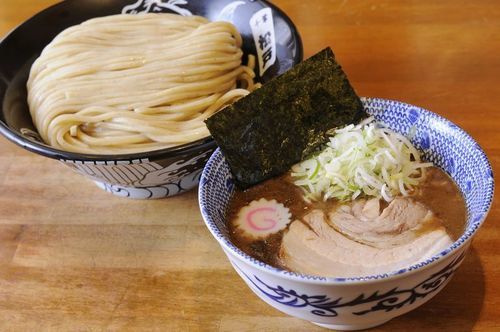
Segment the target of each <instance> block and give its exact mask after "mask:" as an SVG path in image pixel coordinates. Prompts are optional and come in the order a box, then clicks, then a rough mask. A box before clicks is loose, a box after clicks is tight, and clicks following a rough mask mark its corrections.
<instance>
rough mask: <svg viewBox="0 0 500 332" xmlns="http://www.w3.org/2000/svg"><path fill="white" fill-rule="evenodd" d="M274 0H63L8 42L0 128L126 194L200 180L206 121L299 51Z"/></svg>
mask: <svg viewBox="0 0 500 332" xmlns="http://www.w3.org/2000/svg"><path fill="white" fill-rule="evenodd" d="M302 57H303V52H302V42H301V39H300V36H299V34H298V32H297V30H296V28H295V26H294V25H293V23H292V22H291V20H290V19H289V18H288V17H287V16H286V15H285V14H284V13H283V12H282V11H281V10H280V9H279V8H277V7H276V6H274V5H272V4H271V3H269V2H267V1H254V2H249V1H231V0H220V1H210V2H206V1H201V0H181V1H179V0H160V1H148V0H113V1H106V2H96V1H63V2H61V3H59V4H56V5H54V6H52V7H50V8H48V9H46V10H44V11H42V12H40V13H39V14H37V15H35V16H34V17H32V18H31V19H29V20H27V21H26V22H24V23H23V24H22V25H20V26H19V27H18V28H16V29H15V30H13V31H12V32H11V33H10V34H9V35H7V36H6V37H5V38H4V39H3V40H2V41H1V42H0V102H1V103H0V104H1V105H2V108H1V112H0V132H1V133H2V134H3V135H4V136H5V137H6V138H7V139H9V140H10V141H12V142H14V143H16V144H18V145H20V146H22V147H23V148H25V149H27V150H29V151H32V152H35V153H38V154H40V155H43V156H46V157H49V158H52V159H56V160H59V161H61V162H62V163H63V164H65V165H67V166H69V167H71V168H73V169H74V170H75V171H77V172H78V173H80V174H83V175H84V176H86V177H88V178H90V179H91V180H93V181H95V183H96V184H97V185H98V186H99V187H100V188H102V189H104V190H106V191H108V192H111V193H113V194H115V195H118V196H123V197H130V198H137V199H148V198H162V197H168V196H172V195H176V194H178V193H181V192H184V191H186V190H189V189H191V188H193V187H195V186H196V185H197V184H198V181H199V178H200V174H201V170H202V168H203V166H204V164H205V163H206V162H207V160H208V158H209V156H210V155H211V153H212V152H213V151H214V149H215V147H216V145H215V142H214V141H213V139H212V138H211V136H210V133H209V132H208V130H207V129H206V126H205V123H204V120H205V119H206V118H207V117H209V116H210V115H211V114H213V113H215V112H217V111H218V110H220V109H222V108H224V107H225V106H227V105H229V104H231V103H232V102H234V101H236V100H238V99H239V98H242V97H243V96H245V95H247V94H249V93H250V92H252V91H253V90H255V89H257V88H259V86H260V85H262V84H265V83H266V82H267V81H269V80H271V79H272V78H274V77H276V76H278V75H280V74H282V73H284V72H285V71H287V70H288V69H290V68H291V67H293V66H294V65H295V64H297V63H299V62H300V61H301V60H302Z"/></svg>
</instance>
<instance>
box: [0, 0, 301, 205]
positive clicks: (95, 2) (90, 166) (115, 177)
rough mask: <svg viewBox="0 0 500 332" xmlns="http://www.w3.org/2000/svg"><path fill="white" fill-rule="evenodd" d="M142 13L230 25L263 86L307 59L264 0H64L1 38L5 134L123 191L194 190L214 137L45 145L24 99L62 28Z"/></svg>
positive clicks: (281, 16)
mask: <svg viewBox="0 0 500 332" xmlns="http://www.w3.org/2000/svg"><path fill="white" fill-rule="evenodd" d="M145 12H154V13H159V12H165V13H175V14H179V15H185V16H188V15H200V16H204V17H207V18H208V19H209V20H212V21H216V20H219V21H220V20H224V21H229V22H232V23H233V24H234V25H235V26H236V27H237V28H238V30H239V32H240V34H241V36H242V38H243V46H242V49H243V52H244V56H243V60H244V61H246V58H247V56H248V55H249V54H253V55H255V56H256V58H257V66H258V68H256V70H255V71H256V74H257V77H256V81H258V82H261V83H264V84H265V83H266V82H267V81H269V80H270V79H272V78H273V77H275V76H278V75H280V74H282V73H284V72H285V71H287V70H288V69H290V68H291V67H293V66H294V65H295V64H297V63H299V62H300V61H301V60H302V58H303V51H302V42H301V39H300V36H299V33H298V32H297V29H296V28H295V26H294V24H293V23H292V21H291V20H290V19H289V18H288V17H287V16H286V15H285V13H283V12H282V11H281V10H280V9H279V8H277V7H276V6H274V5H272V4H271V3H269V2H267V1H263V0H258V1H233V0H212V1H204V0H183V1H176V0H161V1H150V0H108V1H100V0H67V1H63V2H61V3H58V4H56V5H54V6H52V7H50V8H48V9H46V10H44V11H42V12H40V13H39V14H37V15H35V16H34V17H32V18H31V19H29V20H27V21H26V22H24V23H23V24H21V25H20V26H19V27H17V28H16V29H15V30H13V31H12V32H11V33H10V34H9V35H7V36H6V37H5V38H4V39H3V40H2V41H1V42H0V105H1V106H0V107H1V108H0V133H2V134H3V135H4V136H5V137H7V139H9V140H11V141H12V142H14V143H16V144H18V145H20V146H22V147H23V148H25V149H27V150H29V151H32V152H35V153H38V154H40V155H42V156H46V157H49V158H53V159H56V160H59V161H61V162H62V163H64V164H65V165H67V166H69V167H71V168H72V169H74V170H75V171H76V172H78V173H80V174H82V175H84V176H86V177H88V178H90V179H91V180H93V181H95V182H96V184H97V185H98V186H99V187H100V188H102V189H104V190H106V191H108V192H111V193H113V194H115V195H118V196H123V197H130V198H137V199H148V198H163V197H167V196H172V195H176V194H178V193H181V192H184V191H186V190H189V189H192V188H193V187H195V186H196V185H197V184H198V182H199V178H200V174H201V171H202V169H203V166H204V165H205V163H206V162H207V160H208V158H209V157H210V155H211V154H212V153H213V151H214V150H215V148H216V145H215V142H214V140H213V139H212V138H211V137H207V138H204V139H201V140H198V141H195V142H191V143H188V144H185V145H182V146H177V147H173V148H166V149H162V150H157V151H152V152H144V153H135V154H123V155H89V154H79V153H72V152H66V151H62V150H58V149H54V148H52V147H50V146H48V145H46V144H45V143H43V142H42V140H41V138H40V136H39V134H38V132H37V131H36V129H35V127H34V126H33V123H32V120H31V116H30V113H29V108H28V104H27V97H26V95H27V92H26V82H27V79H28V76H29V71H30V68H31V65H32V63H33V62H34V61H35V59H36V58H37V57H38V56H39V55H40V53H41V52H42V50H43V48H44V47H45V46H46V45H47V44H48V43H50V41H52V39H53V38H54V37H55V36H56V35H57V34H58V33H60V32H61V31H63V30H64V29H66V28H68V27H70V26H72V25H76V24H79V23H81V22H83V21H86V20H88V19H91V18H94V17H100V16H107V15H114V14H120V13H125V14H137V13H145ZM262 36H268V37H269V38H267V37H266V40H269V43H267V42H266V43H262V42H260V40H262ZM146 37H147V36H146Z"/></svg>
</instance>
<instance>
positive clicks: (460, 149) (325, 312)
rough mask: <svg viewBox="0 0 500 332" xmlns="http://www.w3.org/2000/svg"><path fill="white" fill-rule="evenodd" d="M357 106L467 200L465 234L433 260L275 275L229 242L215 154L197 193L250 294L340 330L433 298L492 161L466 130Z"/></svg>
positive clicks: (479, 202) (222, 178) (457, 257)
mask: <svg viewBox="0 0 500 332" xmlns="http://www.w3.org/2000/svg"><path fill="white" fill-rule="evenodd" d="M362 100H363V103H364V106H365V108H366V110H367V112H368V113H369V114H371V115H372V116H374V117H375V119H376V120H377V121H379V122H381V123H384V124H385V125H387V126H388V127H389V128H391V129H392V130H394V131H396V132H399V133H401V134H404V135H407V136H410V133H412V134H413V136H412V138H411V140H412V143H413V144H415V146H416V147H417V148H419V149H420V150H421V151H422V152H423V157H424V158H425V159H426V160H428V161H432V162H433V163H434V164H435V165H436V166H438V167H440V168H442V169H443V170H445V171H446V172H447V173H448V174H449V175H450V176H451V177H452V178H453V180H454V181H455V182H456V183H457V185H458V187H459V188H460V190H461V192H462V194H463V196H464V198H465V202H466V205H467V212H468V216H467V222H466V230H465V232H464V233H463V235H462V236H461V237H460V238H459V239H458V240H457V241H456V242H455V243H453V245H452V246H451V247H449V248H447V249H446V250H444V251H442V252H440V253H439V254H437V255H436V256H434V257H432V258H430V259H428V260H426V261H422V262H420V263H418V264H416V265H413V266H410V267H408V268H405V269H402V270H399V271H387V273H385V274H378V275H367V276H359V277H355V278H325V277H317V276H309V275H302V274H298V273H294V272H289V271H285V270H282V269H278V268H275V267H272V266H269V265H267V264H265V263H263V262H261V261H259V260H256V259H254V258H252V257H250V256H248V255H247V254H245V253H244V252H242V251H241V250H240V249H238V248H237V247H236V246H235V245H233V244H232V243H231V241H230V238H229V234H228V229H227V227H226V220H225V211H226V210H227V207H228V202H229V200H230V198H231V196H232V194H233V192H234V189H235V188H234V182H233V178H232V175H231V173H230V170H229V166H228V164H227V163H226V161H225V159H224V156H223V154H222V153H221V151H220V150H219V149H218V150H217V151H216V152H215V153H214V154H213V155H212V157H211V158H210V160H209V161H208V163H207V164H206V166H205V169H204V170H203V173H202V176H201V182H200V187H199V205H200V209H201V213H202V215H203V219H204V221H205V223H206V225H207V227H208V229H209V230H210V232H211V233H212V235H213V236H214V237H215V239H216V240H217V241H218V242H219V244H220V246H221V247H222V249H223V251H224V252H225V254H226V255H227V257H228V259H229V261H230V263H231V264H232V266H233V267H234V269H235V270H236V272H237V273H238V274H239V275H240V277H241V278H242V279H243V280H244V281H245V283H246V284H247V285H248V286H249V287H250V289H251V290H252V291H253V292H254V293H255V294H257V296H259V297H260V298H261V299H262V300H264V301H265V302H267V303H268V304H270V305H271V306H273V307H274V308H276V309H278V310H280V311H282V312H284V313H286V314H289V315H291V316H294V317H298V318H301V319H305V320H308V321H311V322H312V323H314V324H317V325H320V326H323V327H326V328H332V329H338V330H360V329H366V328H369V327H374V326H377V325H380V324H383V323H385V322H387V321H389V320H390V319H392V318H394V317H397V316H399V315H402V314H404V313H407V312H409V311H411V310H413V309H415V308H417V307H418V306H420V305H422V304H424V303H425V302H427V301H429V300H430V299H431V298H432V297H434V296H435V295H436V294H437V293H438V292H439V291H441V290H442V289H443V287H444V286H445V285H446V284H447V283H448V282H449V281H450V279H451V277H452V276H453V274H454V273H455V271H456V270H457V268H458V267H459V266H460V264H461V263H462V261H463V260H464V257H465V255H466V254H467V251H468V248H469V246H470V244H471V241H472V238H473V237H474V234H475V233H476V232H477V230H478V229H479V227H480V226H481V224H482V223H483V222H484V220H485V218H486V216H487V214H488V211H489V209H490V206H491V203H492V199H493V189H494V180H493V173H492V168H491V166H490V163H489V161H488V159H487V157H486V155H485V153H484V152H483V150H482V149H481V148H480V146H479V145H478V144H477V143H476V142H475V141H474V140H473V139H472V138H471V137H470V136H469V135H468V134H467V133H466V132H464V131H463V130H462V129H460V128H459V127H457V126H456V125H455V124H453V123H451V122H450V121H448V120H446V119H444V118H442V117H441V116H439V115H436V114H434V113H432V112H429V111H426V110H424V109H422V108H419V107H416V106H412V105H408V104H405V103H401V102H397V101H390V100H383V99H374V98H363V99H362ZM415 130H416V131H415Z"/></svg>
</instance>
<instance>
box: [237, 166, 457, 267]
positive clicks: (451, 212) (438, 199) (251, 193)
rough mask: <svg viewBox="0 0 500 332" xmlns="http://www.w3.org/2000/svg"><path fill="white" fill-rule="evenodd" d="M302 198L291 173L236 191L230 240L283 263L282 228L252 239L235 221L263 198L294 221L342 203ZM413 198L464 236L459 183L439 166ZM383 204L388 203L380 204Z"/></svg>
mask: <svg viewBox="0 0 500 332" xmlns="http://www.w3.org/2000/svg"><path fill="white" fill-rule="evenodd" d="M302 197H303V192H302V189H300V188H299V187H297V186H295V185H294V184H293V183H292V179H291V177H290V175H289V174H286V175H282V176H280V177H276V178H272V179H270V180H267V181H265V182H263V183H260V184H257V185H255V186H253V187H251V188H249V189H247V190H243V191H239V190H237V191H236V192H235V194H234V196H233V198H232V199H231V202H230V204H229V209H228V218H227V220H228V221H229V222H228V225H227V226H228V229H229V234H230V238H231V241H232V242H233V243H234V244H235V245H236V246H237V247H238V248H240V249H241V250H243V251H244V252H245V253H247V254H248V255H250V256H252V257H254V258H256V259H259V260H261V261H263V262H266V263H268V264H270V265H274V266H281V264H280V261H279V258H278V253H279V249H280V245H281V239H282V237H283V231H281V232H279V233H276V234H273V235H271V236H268V237H267V238H265V239H262V240H254V239H249V238H247V237H245V236H244V235H243V234H242V233H241V232H240V231H239V230H238V229H236V228H235V227H234V224H233V220H234V219H235V218H236V217H237V215H238V212H239V210H240V209H241V208H243V207H244V206H246V205H248V204H250V202H252V201H254V200H259V199H260V198H265V199H267V200H271V199H275V200H276V201H278V202H279V203H282V204H283V205H284V206H285V207H287V208H288V209H289V210H290V213H291V214H292V221H293V220H297V219H302V217H303V216H304V215H306V214H307V213H308V212H310V211H312V210H313V209H321V210H324V211H329V210H332V209H334V208H335V207H336V206H337V205H338V204H339V203H338V201H336V200H328V201H327V202H314V203H307V202H305V201H304V200H303V199H302ZM412 197H413V198H414V199H415V200H417V201H419V202H421V203H423V204H425V205H426V206H427V207H428V208H429V209H431V210H432V211H433V212H434V214H435V215H436V216H437V217H438V218H440V219H441V220H442V222H443V224H444V226H445V227H446V229H447V231H448V233H449V235H450V236H451V238H452V239H453V240H456V239H458V238H459V237H460V236H461V235H462V233H463V231H464V228H465V220H466V207H465V201H464V199H463V197H462V194H461V193H460V190H459V189H458V187H457V185H456V184H455V183H454V182H453V180H452V179H451V178H450V177H449V176H448V175H447V174H446V173H445V172H443V171H442V170H441V169H439V168H437V167H431V168H429V169H428V170H427V176H426V179H425V181H424V182H423V183H421V184H420V185H419V187H418V189H417V190H415V192H414V193H413V194H412ZM384 207H386V205H385V204H383V205H382V206H381V208H384Z"/></svg>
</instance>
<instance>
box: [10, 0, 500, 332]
mask: <svg viewBox="0 0 500 332" xmlns="http://www.w3.org/2000/svg"><path fill="white" fill-rule="evenodd" d="M55 2H56V1H53V0H0V35H3V34H4V33H7V32H8V31H9V30H11V29H12V28H14V27H15V26H16V25H18V24H19V23H21V22H22V21H24V20H25V19H27V18H28V17H30V16H31V15H33V14H34V13H36V12H37V11H39V10H41V9H43V8H45V7H47V6H48V5H51V4H53V3H55ZM274 2H275V3H276V4H277V5H278V6H279V7H281V8H282V9H284V11H285V12H286V13H288V14H289V16H290V17H291V18H292V20H293V21H294V22H295V23H296V25H297V27H298V29H299V31H300V33H301V35H302V38H303V41H304V48H305V55H306V57H308V56H310V55H312V54H314V53H315V52H317V51H319V50H320V49H322V48H324V47H325V46H331V47H332V48H333V50H334V52H335V53H336V55H337V58H338V60H339V61H340V63H341V64H342V65H343V67H344V69H345V71H346V72H347V74H348V75H349V77H350V80H351V82H352V84H353V85H354V86H355V88H356V90H357V92H358V93H359V94H360V95H362V96H377V97H383V98H391V99H396V100H401V101H405V102H408V103H412V104H415V105H419V106H422V107H425V108H427V109H430V110H432V111H434V112H436V113H438V114H441V115H443V116H445V117H447V118H448V119H450V120H452V121H453V122H455V123H456V124H458V125H459V126H461V127H462V128H464V129H465V130H466V131H468V132H469V133H470V134H471V135H472V136H473V137H474V138H475V139H477V141H478V142H479V143H480V145H481V146H482V147H483V148H484V149H485V150H486V152H487V154H488V156H489V158H490V160H491V162H492V164H493V167H494V171H495V173H496V174H499V173H500V115H499V114H500V109H499V105H500V91H499V86H500V84H499V78H500V38H499V36H500V2H499V1H497V0H491V1H462V0H460V1H459V0H447V1H434V0H423V1H396V0H394V1H379V0H372V1H345V0H344V1H328V0H322V1H318V0H315V1H302V0H293V1H291V0H286V1H285V0H276V1H274ZM497 201H498V200H497ZM499 222H500V206H499V204H494V205H493V208H492V210H491V212H490V214H489V217H488V219H487V220H486V223H485V224H484V226H483V228H482V229H481V230H480V231H479V233H478V234H477V237H476V238H475V240H474V243H473V246H472V251H471V252H470V253H469V255H468V257H467V259H466V260H465V262H464V264H463V265H462V267H461V269H460V270H459V271H458V272H457V274H456V276H455V277H454V279H453V280H452V281H451V282H450V283H449V285H448V286H447V287H446V288H445V289H444V290H443V291H442V292H441V293H439V294H438V295H437V296H436V297H435V298H434V299H433V300H431V301H430V302H429V303H428V304H426V305H424V306H423V307H420V308H419V309H417V310H415V311H413V312H411V313H409V314H407V315H405V316H402V317H399V318H396V319H394V320H392V321H391V322H389V323H388V324H386V325H383V326H381V327H379V328H376V329H375V330H376V331H399V330H426V331H442V330H446V331H470V330H474V331H493V330H497V331H500V254H499V252H500V251H499V248H500V246H499V241H500V227H499ZM124 329H127V330H161V331H166V330H169V331H170V330H181V331H185V330H193V331H197V330H204V331H205V330H208V331H253V330H255V331H280V330H281V331H301V330H307V331H320V330H321V329H320V328H318V327H315V326H313V325H311V324H310V323H308V322H305V321H301V320H299V319H295V318H292V317H288V316H286V315H284V314H282V313H280V312H278V311H277V310H275V309H273V308H272V307H270V306H268V305H267V304H265V303H264V302H262V301H261V300H259V299H258V298H257V297H256V296H255V295H254V294H253V293H252V292H251V291H250V290H249V289H248V288H247V287H246V286H245V284H244V282H243V281H242V280H241V279H240V278H239V277H238V276H237V274H236V273H235V272H234V271H233V269H232V268H231V266H230V265H229V263H228V261H227V260H226V258H225V256H224V254H223V252H222V250H221V249H220V248H219V246H218V244H217V242H216V241H215V240H214V239H213V238H212V236H211V235H210V233H209V232H208V230H207V229H206V227H205V226H204V224H203V222H202V218H201V215H200V213H199V210H198V205H197V193H196V191H195V190H193V191H191V192H189V193H186V194H184V195H181V196H178V197H174V198H170V199H164V200H157V201H133V200H126V199H123V198H117V197H114V196H112V195H110V194H107V193H105V192H103V191H101V190H99V189H98V188H97V187H96V186H95V185H94V184H93V183H91V182H90V181H88V180H86V179H84V178H83V177H81V176H78V175H76V174H74V173H73V172H72V171H71V170H70V169H69V168H66V167H64V166H63V165H61V164H59V163H57V162H56V161H53V160H49V159H47V158H44V157H41V156H38V155H35V154H33V153H30V152H27V151H25V150H23V149H21V148H19V147H17V146H15V145H14V144H12V143H10V142H8V141H7V140H5V139H4V138H3V137H0V331H40V330H51V331H52V330H53V331H59V330H64V331H66V330H68V331H101V330H124Z"/></svg>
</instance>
